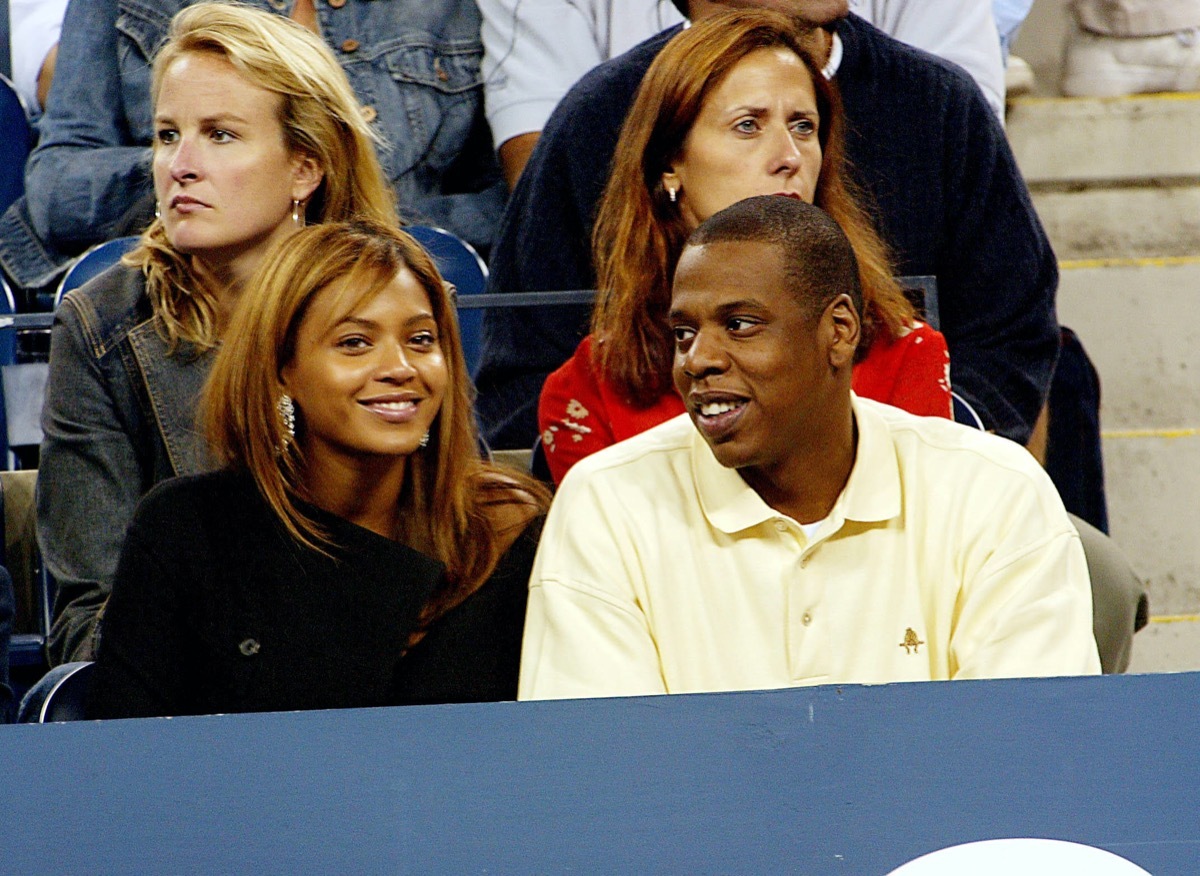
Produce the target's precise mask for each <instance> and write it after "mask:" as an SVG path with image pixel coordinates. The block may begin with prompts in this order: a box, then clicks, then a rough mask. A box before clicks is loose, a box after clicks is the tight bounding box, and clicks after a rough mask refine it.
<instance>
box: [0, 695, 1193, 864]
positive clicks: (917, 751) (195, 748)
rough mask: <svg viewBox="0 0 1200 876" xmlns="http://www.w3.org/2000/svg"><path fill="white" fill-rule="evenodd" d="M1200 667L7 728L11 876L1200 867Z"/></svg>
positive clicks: (3, 742)
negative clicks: (967, 857) (1048, 862)
mask: <svg viewBox="0 0 1200 876" xmlns="http://www.w3.org/2000/svg"><path fill="white" fill-rule="evenodd" d="M1198 702H1200V674H1195V673H1187V674H1178V675H1156V676H1132V677H1105V678H1081V679H1051V680H1034V681H994V682H951V683H926V684H905V685H886V686H881V687H857V686H840V687H835V686H830V687H820V688H805V689H796V690H788V691H772V692H762V693H744V694H715V695H704V696H686V697H683V696H680V697H659V698H643V699H628V700H605V701H572V702H557V703H504V704H493V705H479V706H443V707H426V708H407V709H369V710H353V711H342V712H309V713H289V714H273V715H238V716H215V717H208V718H175V719H154V720H139V721H111V722H107V723H92V722H87V723H77V724H59V725H46V726H36V725H23V726H10V727H0V775H3V777H4V778H3V782H4V787H5V789H6V792H7V793H6V796H7V798H8V800H7V802H6V804H5V807H4V812H3V815H0V871H2V872H5V873H24V872H29V873H66V872H98V873H107V872H121V873H142V872H145V873H184V872H186V873H201V872H204V873H229V872H251V871H259V872H265V873H277V872H278V873H283V872H287V873H335V872H345V873H376V872H388V873H484V872H486V873H536V872H542V873H570V872H577V873H596V872H607V873H634V872H636V873H645V872H660V873H665V872H679V873H778V872H800V873H818V874H819V873H838V874H884V873H887V872H888V871H889V870H891V869H892V868H894V867H896V866H899V865H900V864H902V863H904V862H906V861H909V860H911V859H913V858H916V857H918V856H919V855H921V854H924V853H926V852H929V851H932V850H934V849H938V848H942V847H945V846H949V845H954V844H957V843H963V842H968V841H972V840H980V839H988V838H996V837H1008V836H1036V837H1049V838H1057V839H1066V840H1072V841H1075V842H1080V843H1085V844H1088V845H1092V846H1096V847H1099V848H1102V849H1106V850H1108V851H1111V852H1115V853H1116V854H1118V855H1121V856H1123V857H1126V858H1128V859H1129V860H1131V861H1133V862H1135V863H1137V864H1139V865H1140V866H1142V867H1144V868H1146V869H1147V870H1149V871H1150V872H1151V873H1154V874H1156V876H1169V874H1195V873H1197V872H1200V729H1198V728H1200V722H1198V721H1197V704H1198Z"/></svg>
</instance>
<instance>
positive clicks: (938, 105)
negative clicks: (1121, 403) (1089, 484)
mask: <svg viewBox="0 0 1200 876" xmlns="http://www.w3.org/2000/svg"><path fill="white" fill-rule="evenodd" d="M678 30H679V29H678V28H674V29H671V30H668V31H665V32H664V33H662V34H660V35H658V36H656V37H654V38H652V39H650V40H648V41H646V42H644V43H642V44H641V45H639V46H637V47H635V48H633V49H632V50H630V51H629V52H627V53H626V54H624V55H622V56H621V57H619V58H614V59H613V60H611V61H609V62H607V63H606V64H602V65H601V66H599V67H597V68H595V69H594V70H592V71H591V72H590V73H588V74H587V75H586V76H585V77H584V78H583V79H581V80H580V81H579V83H578V84H576V86H575V87H574V88H573V89H572V90H571V91H570V92H569V93H568V94H567V96H566V97H565V98H563V100H562V102H561V103H560V104H559V106H558V108H557V109H556V110H555V112H554V114H553V115H552V116H551V118H550V120H549V121H548V122H547V124H546V127H545V130H544V131H543V132H542V136H541V139H540V140H539V142H538V145H537V148H536V149H535V150H534V153H533V156H532V157H531V159H530V161H529V164H528V165H527V166H526V168H525V171H524V173H523V174H522V176H521V181H520V183H519V184H518V185H517V189H516V191H515V192H514V193H513V197H512V199H511V201H510V202H509V206H508V210H507V212H506V214H505V217H504V221H503V224H502V225H501V229H500V236H499V241H498V243H497V244H496V247H495V248H494V250H493V253H492V263H491V276H490V278H489V287H488V291H489V292H523V291H546V290H556V289H589V288H592V287H593V286H594V285H595V273H594V271H593V270H592V264H591V253H590V237H591V231H592V222H593V217H594V213H595V209H596V205H597V204H598V203H599V200H600V196H601V194H602V192H603V190H604V185H605V183H606V182H607V179H608V170H609V164H610V162H611V159H612V155H613V152H614V151H615V149H616V143H617V135H618V133H619V131H620V127H621V124H622V123H623V121H624V119H625V115H626V113H627V112H628V110H629V107H630V105H631V104H632V102H633V98H634V94H635V93H636V91H637V88H638V85H639V84H640V83H641V80H642V77H643V75H644V74H645V72H646V70H647V69H648V68H649V66H650V63H651V62H652V61H653V60H654V58H655V57H656V56H657V55H658V53H659V51H661V49H662V48H663V46H664V45H665V44H666V42H667V41H668V40H669V39H670V38H671V37H672V36H674V35H675V34H676V33H678ZM837 32H838V35H839V37H840V38H841V40H842V46H843V52H844V54H843V57H842V62H841V65H840V66H839V68H838V71H837V76H836V82H837V84H838V86H839V88H840V90H841V94H842V100H843V103H844V105H845V110H846V119H847V126H846V127H847V138H846V154H847V157H848V159H849V162H850V164H851V166H852V171H853V173H854V174H855V176H856V178H857V180H858V182H859V184H860V186H861V187H862V188H863V189H865V191H866V192H868V193H869V194H870V195H871V196H872V197H873V199H874V201H875V208H876V214H877V216H876V218H877V224H878V228H879V231H880V233H881V234H882V236H883V237H884V239H885V240H886V241H887V242H888V243H889V244H890V245H891V246H892V248H893V250H894V252H895V256H896V260H897V264H896V268H897V273H899V274H933V275H935V276H936V277H937V279H938V290H939V298H940V316H941V329H942V332H943V333H944V334H945V335H946V341H947V343H948V344H949V347H950V359H951V381H952V383H953V384H954V388H955V390H956V391H957V392H959V393H960V394H961V395H963V396H964V397H965V398H966V399H967V400H968V401H969V402H971V404H972V405H974V406H975V408H976V409H977V410H978V411H979V413H980V415H981V416H982V417H983V419H984V421H985V423H986V424H987V425H988V426H989V428H993V429H995V430H996V431H997V432H999V433H1000V434H1002V435H1006V436H1008V437H1009V438H1013V439H1015V440H1017V441H1022V442H1024V441H1025V440H1026V439H1027V438H1028V437H1029V432H1030V429H1031V428H1032V426H1033V422H1034V420H1035V419H1036V417H1037V413H1038V410H1039V408H1040V406H1041V403H1042V400H1043V399H1044V398H1045V396H1046V393H1047V391H1048V388H1049V384H1050V378H1051V375H1052V373H1053V370H1054V361H1055V356H1056V355H1057V351H1058V324H1057V321H1056V318H1055V311H1054V296H1055V291H1056V288H1057V285H1058V269H1057V266H1056V264H1055V259H1054V253H1053V252H1052V251H1051V249H1050V243H1049V241H1048V240H1047V239H1046V234H1045V232H1044V231H1043V229H1042V226H1041V223H1040V222H1039V221H1038V218H1037V215H1036V214H1035V213H1034V210H1033V205H1032V204H1031V202H1030V200H1029V193H1028V191H1027V190H1026V188H1025V183H1024V181H1023V180H1022V178H1021V175H1020V172H1019V171H1018V169H1017V165H1016V162H1015V160H1014V159H1013V156H1012V152H1011V150H1010V149H1009V147H1008V141H1007V139H1006V138H1005V135H1004V131H1003V129H1002V128H1001V127H1000V125H999V123H998V122H997V121H996V117H995V114H994V113H993V112H992V110H991V108H990V107H989V106H988V104H987V102H986V100H985V99H984V97H983V95H982V93H981V92H980V91H979V89H978V87H977V86H976V85H975V83H974V82H973V81H972V80H971V78H970V77H969V76H968V75H967V74H966V73H965V72H963V71H962V70H961V69H959V68H958V67H956V66H955V65H953V64H950V63H948V62H946V61H943V60H941V59H939V58H936V57H934V56H932V55H929V54H927V53H925V52H921V51H919V50H917V49H914V48H911V47H909V46H906V45H904V44H903V43H900V42H898V41H896V40H893V39H892V38H891V37H889V36H887V35H886V34H884V33H882V32H881V31H879V30H877V29H875V28H874V27H872V26H871V25H870V24H868V23H866V22H865V21H863V20H862V19H860V18H858V17H856V16H854V15H851V16H850V17H848V18H847V19H845V20H844V21H842V22H840V23H839V25H838V31H837ZM588 316H589V313H588V309H587V308H586V307H579V306H574V307H556V308H536V309H535V308H521V309H504V310H495V311H492V312H490V313H488V314H487V316H486V319H485V322H484V353H483V362H482V366H481V370H480V374H479V380H478V384H479V401H478V407H479V412H480V417H481V420H482V422H483V425H484V431H485V434H486V436H487V438H488V441H489V442H490V443H491V444H492V446H493V447H521V446H529V445H530V444H532V442H533V439H534V436H535V435H536V433H537V424H536V410H537V397H538V393H539V392H540V391H541V386H542V382H543V381H544V380H545V378H546V375H547V374H549V373H550V372H551V371H553V370H554V369H555V368H557V367H558V366H559V365H561V364H562V363H563V362H564V361H566V359H567V358H568V357H569V356H570V355H571V354H572V353H573V352H574V350H575V347H576V346H577V345H578V343H579V341H580V339H581V338H582V337H583V336H584V334H586V332H587V326H588Z"/></svg>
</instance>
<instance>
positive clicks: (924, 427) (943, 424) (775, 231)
mask: <svg viewBox="0 0 1200 876" xmlns="http://www.w3.org/2000/svg"><path fill="white" fill-rule="evenodd" d="M860 309H861V293H860V289H859V283H858V273H857V266H856V263H855V260H854V254H853V251H852V250H851V248H850V244H849V242H848V241H847V240H846V238H845V236H844V235H843V234H842V232H841V230H840V229H839V228H838V226H837V225H836V224H835V223H834V222H833V221H832V220H831V219H830V218H829V217H828V216H827V215H826V214H825V213H824V212H822V211H821V210H820V209H818V208H816V207H812V206H810V205H807V204H804V203H802V202H799V201H796V200H793V199H790V198H782V197H776V196H767V197H762V198H753V199H750V200H747V201H742V202H741V203H739V204H735V205H734V206H732V207H729V208H728V209H726V210H723V211H722V212H720V213H718V214H717V215H715V216H713V217H712V218H711V219H709V220H708V221H707V222H705V223H704V224H703V225H702V226H701V227H700V228H699V229H698V230H697V231H696V232H695V234H693V235H692V238H691V240H690V241H689V244H688V247H687V248H686V249H685V251H684V254H683V256H682V258H681V259H680V262H679V267H678V270H677V272H676V276H675V283H674V289H673V296H672V301H671V312H670V322H671V325H672V328H673V331H674V334H675V339H676V354H675V363H674V377H675V385H676V388H677V389H678V390H679V392H680V394H681V395H682V396H683V398H684V400H685V402H686V404H687V408H688V413H687V414H686V415H683V416H681V417H679V418H677V419H674V420H671V421H669V422H667V423H664V424H663V425H661V426H659V427H657V428H655V429H652V430H650V431H648V432H646V433H643V434H642V435H639V436H638V437H636V438H633V439H630V440H629V441H626V442H623V443H621V444H617V445H615V446H613V447H611V448H608V449H607V450H605V451H602V452H600V453H597V454H595V455H594V456H591V457H589V458H587V459H585V460H584V461H582V462H580V463H579V464H578V465H576V466H575V467H574V468H573V469H572V470H571V472H570V473H569V474H568V476H567V477H566V479H565V480H564V481H563V484H562V486H561V488H560V489H559V492H558V495H557V497H556V499H555V501H554V505H553V507H552V509H551V512H550V517H549V519H548V520H547V522H546V527H545V531H544V532H543V534H542V540H541V548H540V550H539V553H538V558H537V562H536V564H535V566H534V570H533V576H532V579H531V582H530V595H529V610H528V618H527V621H526V627H525V641H524V649H523V652H522V660H521V682H520V694H519V695H520V697H521V698H522V699H547V698H561V697H591V696H629V695H637V694H650V693H684V692H698V691H719V690H747V689H758V688H778V687H787V686H791V685H806V684H824V683H836V682H866V683H873V682H888V681H920V680H931V679H949V678H995V677H1006V676H1044V675H1074V674H1092V673H1097V672H1099V669H1100V666H1099V660H1098V658H1097V655H1096V646H1095V642H1094V640H1093V638H1092V609H1091V593H1090V588H1089V583H1088V573H1087V566H1086V564H1085V561H1084V555H1083V550H1082V548H1081V547H1080V543H1079V536H1078V535H1077V534H1076V532H1075V530H1074V528H1073V527H1072V526H1071V523H1070V522H1069V521H1068V519H1067V516H1066V512H1065V511H1064V509H1063V506H1062V502H1061V501H1060V500H1059V498H1058V495H1057V493H1056V492H1055V490H1054V487H1053V486H1052V485H1051V483H1050V480H1049V479H1048V478H1047V477H1046V475H1045V473H1044V472H1042V470H1041V469H1040V468H1039V467H1038V465H1037V463H1036V462H1035V461H1034V460H1033V458H1032V457H1031V456H1030V455H1029V454H1028V453H1027V452H1026V451H1025V449H1024V448H1022V447H1020V446H1019V445H1017V444H1015V443H1012V442H1010V441H1008V440H1006V439H1003V438H999V437H996V436H993V435H988V434H985V433H982V432H977V431H974V430H971V429H967V428H965V427H963V426H959V425H956V424H954V423H952V422H949V421H947V420H940V419H934V418H921V417H913V416H911V415H909V414H906V413H904V412H902V411H900V410H897V409H895V408H892V407H889V406H887V405H882V404H878V403H874V402H870V401H867V400H864V399H859V398H857V397H855V396H854V395H853V394H852V393H851V391H850V371H851V366H852V363H853V359H854V352H855V349H856V347H857V344H858V338H859V329H860V317H859V312H860Z"/></svg>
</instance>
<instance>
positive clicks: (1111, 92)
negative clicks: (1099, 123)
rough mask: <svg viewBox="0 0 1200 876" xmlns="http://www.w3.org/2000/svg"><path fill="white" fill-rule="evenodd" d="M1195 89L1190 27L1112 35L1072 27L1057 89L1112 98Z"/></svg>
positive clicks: (1199, 81)
mask: <svg viewBox="0 0 1200 876" xmlns="http://www.w3.org/2000/svg"><path fill="white" fill-rule="evenodd" d="M1197 89H1200V38H1198V36H1197V32H1196V30H1181V31H1177V32H1176V33H1168V34H1164V35H1162V36H1152V37H1114V36H1103V35H1101V34H1095V33H1091V32H1089V31H1085V30H1082V29H1080V28H1078V27H1077V28H1076V29H1075V33H1074V34H1073V35H1072V36H1071V39H1070V41H1069V42H1068V43H1067V57H1066V64H1065V69H1064V72H1063V82H1062V90H1063V94H1065V95H1067V96H1069V97H1117V96H1119V95H1122V94H1144V93H1146V92H1153V91H1196V90H1197Z"/></svg>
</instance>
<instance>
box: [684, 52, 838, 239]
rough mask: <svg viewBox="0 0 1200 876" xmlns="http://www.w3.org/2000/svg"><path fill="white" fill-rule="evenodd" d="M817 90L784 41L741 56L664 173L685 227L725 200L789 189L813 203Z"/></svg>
mask: <svg viewBox="0 0 1200 876" xmlns="http://www.w3.org/2000/svg"><path fill="white" fill-rule="evenodd" d="M820 122H821V120H820V116H819V113H818V110H817V97H816V93H815V91H814V90H813V83H812V77H811V76H810V74H809V72H808V68H807V67H805V66H804V62H803V61H801V60H800V58H799V57H797V56H796V55H795V54H794V53H793V52H791V51H790V50H788V49H783V48H771V49H759V50H758V51H755V52H751V53H750V54H749V55H747V56H746V57H745V58H743V59H742V60H741V61H739V62H738V63H737V64H736V65H735V66H734V67H733V69H732V70H730V71H729V75H728V76H726V77H725V80H724V81H723V82H722V83H721V84H720V85H719V86H718V87H717V88H716V89H714V90H713V91H712V93H710V94H709V95H708V97H707V99H706V100H705V101H704V105H703V106H702V107H701V109H700V113H699V115H698V116H697V117H696V121H695V123H694V124H693V125H692V128H691V130H690V131H689V132H688V135H687V137H686V138H685V139H684V142H683V148H682V150H681V152H680V154H679V156H678V157H677V158H676V159H675V160H674V161H672V162H671V164H670V166H669V167H668V169H667V172H666V173H664V174H663V176H662V182H663V187H664V188H666V189H667V190H668V191H670V190H672V189H675V190H677V192H678V195H677V198H678V204H679V211H680V214H681V215H682V216H683V219H684V221H685V223H686V225H687V228H688V230H689V231H691V230H694V229H695V228H696V227H697V226H699V225H700V223H701V222H703V221H704V220H705V219H707V218H708V217H709V216H711V215H713V214H714V213H717V212H719V211H720V210H723V209H725V208H726V207H728V206H730V205H731V204H735V203H737V202H738V201H741V200H743V199H745V198H750V197H753V196H755V195H773V194H787V195H791V196H792V197H796V198H799V199H801V200H803V201H805V202H807V203H810V204H811V203H812V201H813V197H814V196H815V193H816V189H817V179H818V177H819V176H820V175H821V144H820V142H819V141H818V137H817V131H818V128H819V126H820Z"/></svg>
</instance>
